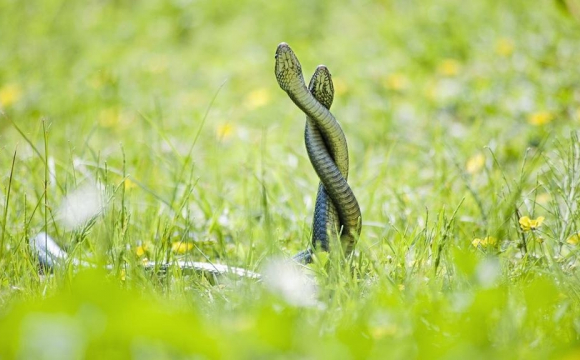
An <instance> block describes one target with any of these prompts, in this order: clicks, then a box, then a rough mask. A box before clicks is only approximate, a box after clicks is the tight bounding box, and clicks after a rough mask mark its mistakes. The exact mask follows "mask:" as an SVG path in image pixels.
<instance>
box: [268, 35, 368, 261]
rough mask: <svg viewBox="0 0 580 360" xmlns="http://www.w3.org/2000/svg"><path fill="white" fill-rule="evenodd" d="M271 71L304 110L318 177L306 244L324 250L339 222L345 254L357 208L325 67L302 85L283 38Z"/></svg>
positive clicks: (356, 231)
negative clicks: (310, 236) (333, 113)
mask: <svg viewBox="0 0 580 360" xmlns="http://www.w3.org/2000/svg"><path fill="white" fill-rule="evenodd" d="M274 71H275V74H276V79H277V80H278V84H279V85H280V87H281V88H282V90H284V91H286V93H287V94H288V96H289V97H290V99H291V100H292V101H293V102H294V104H296V106H298V108H300V110H302V111H303V112H304V114H306V130H305V136H304V138H305V141H306V150H307V152H308V157H309V158H310V162H311V163H312V166H313V167H314V170H315V171H316V173H317V175H318V177H319V178H320V181H321V185H320V186H319V188H318V189H319V191H318V195H317V198H316V205H315V210H314V219H313V229H312V234H313V236H312V244H313V246H314V247H315V248H316V247H318V246H320V247H321V248H322V249H323V250H326V251H328V249H329V240H330V238H329V236H330V237H332V236H333V234H338V233H339V231H340V227H342V232H341V243H342V247H343V250H344V252H345V255H349V254H350V253H351V252H352V250H353V249H354V245H355V243H356V240H357V239H358V237H359V235H360V232H361V211H360V207H359V205H358V202H357V200H356V197H355V196H354V193H353V192H352V189H351V188H350V186H349V185H348V183H347V178H348V165H349V164H348V148H347V144H346V138H345V136H344V132H343V131H342V128H341V127H340V125H339V124H338V122H337V121H336V119H335V118H334V116H333V115H332V114H331V113H330V111H329V109H330V105H331V104H332V100H333V96H334V89H333V85H332V79H331V76H330V72H329V71H328V69H327V68H326V67H325V66H322V65H321V66H319V67H318V68H317V69H316V72H315V73H314V75H313V77H312V80H311V81H310V86H309V88H306V85H305V83H304V78H303V76H302V66H301V65H300V62H299V61H298V58H297V57H296V55H295V54H294V52H293V51H292V49H291V48H290V46H288V44H286V43H281V44H280V45H278V49H276V66H275V70H274ZM336 215H338V222H337V221H336ZM301 254H303V253H301ZM301 254H299V255H298V256H297V257H296V258H297V259H298V260H302V261H308V260H309V257H308V256H302V255H301Z"/></svg>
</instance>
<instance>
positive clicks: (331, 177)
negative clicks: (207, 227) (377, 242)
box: [29, 43, 362, 279]
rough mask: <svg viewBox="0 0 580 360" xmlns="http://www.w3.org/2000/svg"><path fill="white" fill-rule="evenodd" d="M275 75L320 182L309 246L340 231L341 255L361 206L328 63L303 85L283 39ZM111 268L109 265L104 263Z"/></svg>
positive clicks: (53, 258) (216, 268)
mask: <svg viewBox="0 0 580 360" xmlns="http://www.w3.org/2000/svg"><path fill="white" fill-rule="evenodd" d="M275 59H276V61H275V75H276V79H277V81H278V84H279V85H280V87H281V88H282V89H283V90H284V91H286V93H287V94H288V96H289V97H290V99H291V100H292V101H293V102H294V103H295V104H296V105H297V106H298V108H299V109H300V110H302V111H303V112H304V114H305V115H306V122H305V127H304V140H305V144H306V151H307V153H308V157H309V159H310V162H311V164H312V166H313V168H314V170H315V171H316V173H317V175H318V177H319V179H320V183H319V185H318V193H317V196H316V203H315V209H314V216H313V220H312V240H311V242H312V247H313V248H314V249H317V248H321V249H322V250H323V251H330V243H331V242H332V239H333V238H335V237H336V235H338V234H340V240H341V244H342V249H343V251H344V254H345V255H346V256H348V255H350V254H351V253H352V251H353V249H354V246H355V244H356V241H357V239H358V237H359V236H360V233H361V219H362V217H361V210H360V206H359V204H358V201H357V199H356V197H355V195H354V193H353V192H352V189H351V188H350V186H349V185H348V183H347V179H348V171H349V158H348V147H347V142H346V137H345V135H344V132H343V131H342V128H341V127H340V124H339V123H338V122H337V121H336V119H335V117H334V116H333V115H332V113H330V107H331V105H332V102H333V100H334V86H333V83H332V76H331V74H330V71H329V70H328V68H327V67H326V66H324V65H319V66H318V67H317V68H316V71H315V72H314V74H313V76H312V78H311V80H310V83H309V86H308V88H307V87H306V85H305V83H304V78H303V75H302V67H301V65H300V62H299V61H298V58H297V57H296V55H295V54H294V52H293V51H292V49H291V48H290V46H289V45H288V44H286V43H281V44H280V45H278V48H277V49H276V55H275ZM29 245H30V247H31V249H32V250H33V252H34V253H35V254H36V258H37V259H38V261H39V263H40V264H41V266H43V267H44V268H45V269H48V270H52V269H54V267H55V266H56V265H57V264H59V263H61V264H63V263H67V262H69V263H72V264H73V265H75V266H80V267H96V265H95V264H92V263H89V262H87V261H82V260H78V259H75V258H72V257H69V255H68V254H67V253H66V252H65V251H64V250H62V249H61V248H60V247H59V246H58V244H57V243H56V242H55V241H54V240H53V239H52V238H51V237H50V236H49V235H48V234H46V233H44V232H41V233H39V234H38V235H36V236H35V237H33V238H31V239H30V241H29ZM312 254H313V249H312V248H309V249H307V250H305V251H302V252H300V253H298V254H297V255H295V256H294V260H295V261H298V262H301V263H306V264H307V263H310V262H312V259H313V258H312ZM142 266H143V267H144V268H145V269H146V270H155V271H158V272H165V271H167V270H168V269H169V268H170V267H171V266H176V267H178V268H180V269H181V270H182V271H195V272H206V273H210V274H212V275H223V274H226V273H229V274H233V275H236V276H239V277H248V278H253V279H260V278H261V275H260V274H258V273H255V272H253V271H249V270H246V269H243V268H237V267H230V266H227V265H222V264H213V263H210V262H196V261H175V262H173V263H156V262H152V261H150V262H147V263H144V264H142ZM104 267H105V268H106V269H108V270H113V269H114V265H112V264H108V265H105V266H104Z"/></svg>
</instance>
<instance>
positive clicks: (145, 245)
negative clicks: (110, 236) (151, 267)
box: [135, 241, 153, 257]
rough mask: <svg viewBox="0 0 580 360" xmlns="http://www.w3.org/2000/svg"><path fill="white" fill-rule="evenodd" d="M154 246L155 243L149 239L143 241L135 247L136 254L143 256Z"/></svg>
mask: <svg viewBox="0 0 580 360" xmlns="http://www.w3.org/2000/svg"><path fill="white" fill-rule="evenodd" d="M152 247H153V244H151V242H149V241H147V242H145V243H142V244H141V245H139V246H137V247H136V248H135V254H136V255H137V256H138V257H141V256H143V255H145V254H146V253H147V252H148V251H149V249H151V248H152Z"/></svg>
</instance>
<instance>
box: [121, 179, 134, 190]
mask: <svg viewBox="0 0 580 360" xmlns="http://www.w3.org/2000/svg"><path fill="white" fill-rule="evenodd" d="M123 186H124V187H125V190H129V189H133V188H136V187H137V184H135V182H134V181H132V180H131V179H129V178H127V179H125V180H124V181H123Z"/></svg>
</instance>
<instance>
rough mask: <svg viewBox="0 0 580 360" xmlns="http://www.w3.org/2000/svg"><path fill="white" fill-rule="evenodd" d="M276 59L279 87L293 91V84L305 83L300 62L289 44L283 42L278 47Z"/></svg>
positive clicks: (275, 71)
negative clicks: (297, 82) (300, 81)
mask: <svg viewBox="0 0 580 360" xmlns="http://www.w3.org/2000/svg"><path fill="white" fill-rule="evenodd" d="M275 58H276V66H275V68H274V73H275V74H276V79H277V80H278V85H280V87H281V88H282V90H284V91H290V90H291V89H292V82H295V81H296V80H298V81H299V80H302V82H303V81H304V80H303V77H302V67H301V66H300V62H299V61H298V58H297V57H296V55H295V54H294V51H292V49H291V48H290V46H288V44H286V43H284V42H283V43H280V45H278V48H277V49H276V56H275Z"/></svg>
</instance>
